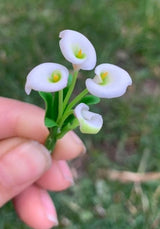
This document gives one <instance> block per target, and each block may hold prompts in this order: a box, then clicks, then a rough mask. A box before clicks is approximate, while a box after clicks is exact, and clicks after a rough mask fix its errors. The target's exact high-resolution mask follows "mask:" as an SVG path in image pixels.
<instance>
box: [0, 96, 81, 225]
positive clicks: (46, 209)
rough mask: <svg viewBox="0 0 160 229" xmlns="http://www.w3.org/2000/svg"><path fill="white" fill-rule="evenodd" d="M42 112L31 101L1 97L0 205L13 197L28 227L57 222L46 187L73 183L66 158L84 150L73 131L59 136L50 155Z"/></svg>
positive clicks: (57, 188)
mask: <svg viewBox="0 0 160 229" xmlns="http://www.w3.org/2000/svg"><path fill="white" fill-rule="evenodd" d="M43 119H44V111H43V110H42V109H41V108H39V107H36V106H34V105H31V104H27V103H23V102H20V101H16V100H12V99H7V98H3V97H0V149H1V150H0V207H1V206H3V205H4V204H5V203H6V202H7V201H9V200H10V199H13V204H14V206H15V210H16V212H17V213H18V215H19V217H20V218H21V219H22V220H23V221H24V222H25V223H26V224H27V225H29V226H30V227H31V228H34V229H49V228H52V227H53V226H56V225H57V224H58V221H57V215H56V210H55V207H54V204H53V203H52V200H51V198H50V196H49V194H48V193H47V191H46V190H51V191H61V190H64V189H66V188H68V187H69V186H71V185H72V184H73V177H72V174H71V171H70V168H69V166H68V165H67V162H66V160H70V159H72V158H75V157H76V156H78V155H79V154H81V153H84V152H85V147H84V145H83V143H82V142H81V140H80V139H79V137H78V136H77V135H76V134H75V133H74V132H69V133H68V134H66V135H65V136H64V137H63V138H62V139H60V140H59V141H58V142H57V144H56V147H55V150H54V153H53V155H52V157H51V156H50V154H49V152H48V151H47V149H46V148H45V147H44V146H43V145H42V144H43V143H44V141H45V139H46V137H47V135H48V130H47V129H46V127H45V126H44V124H43V123H44V120H43Z"/></svg>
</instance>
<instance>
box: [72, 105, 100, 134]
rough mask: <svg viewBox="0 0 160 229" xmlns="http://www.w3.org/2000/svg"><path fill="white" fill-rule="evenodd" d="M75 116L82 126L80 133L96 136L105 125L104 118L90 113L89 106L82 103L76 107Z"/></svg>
mask: <svg viewBox="0 0 160 229" xmlns="http://www.w3.org/2000/svg"><path fill="white" fill-rule="evenodd" d="M74 114H75V116H76V117H77V119H78V121H79V124H80V131H81V132H82V133H86V134H96V133H98V131H99V130H100V129H101V127H102V125H103V119H102V116H101V115H99V114H96V113H93V112H90V111H89V106H87V105H86V104H85V103H80V104H79V105H77V106H76V108H75V110H74Z"/></svg>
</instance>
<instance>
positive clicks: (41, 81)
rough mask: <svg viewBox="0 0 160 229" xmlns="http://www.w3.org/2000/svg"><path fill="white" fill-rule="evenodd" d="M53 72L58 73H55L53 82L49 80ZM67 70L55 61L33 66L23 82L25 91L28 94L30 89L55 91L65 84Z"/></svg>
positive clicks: (67, 74)
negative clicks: (24, 82)
mask: <svg viewBox="0 0 160 229" xmlns="http://www.w3.org/2000/svg"><path fill="white" fill-rule="evenodd" d="M54 72H58V73H59V75H60V76H59V77H58V76H57V75H55V77H56V80H55V82H54V81H52V80H51V77H52V74H53V73H54ZM68 76H69V71H68V69H67V68H66V67H64V66H63V65H60V64H56V63H43V64H40V65H38V66H36V67H35V68H33V69H32V70H31V71H30V72H29V74H28V76H27V81H26V84H25V91H26V93H27V94H30V92H31V90H32V89H34V90H35V91H44V92H55V91H59V90H61V89H63V88H65V87H66V86H67V82H68Z"/></svg>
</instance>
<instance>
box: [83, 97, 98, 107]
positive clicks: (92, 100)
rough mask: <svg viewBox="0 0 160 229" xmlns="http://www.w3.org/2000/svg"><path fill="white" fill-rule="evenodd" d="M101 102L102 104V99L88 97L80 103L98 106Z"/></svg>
mask: <svg viewBox="0 0 160 229" xmlns="http://www.w3.org/2000/svg"><path fill="white" fill-rule="evenodd" d="M99 102H100V98H98V97H96V96H94V95H87V96H85V97H84V98H83V99H82V100H81V101H80V103H85V104H87V105H92V104H97V103H99Z"/></svg>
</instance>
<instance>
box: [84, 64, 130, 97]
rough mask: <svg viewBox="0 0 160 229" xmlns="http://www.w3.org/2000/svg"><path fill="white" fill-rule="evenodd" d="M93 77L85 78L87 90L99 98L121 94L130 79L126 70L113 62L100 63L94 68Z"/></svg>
mask: <svg viewBox="0 0 160 229" xmlns="http://www.w3.org/2000/svg"><path fill="white" fill-rule="evenodd" d="M95 74H96V75H95V77H94V78H93V79H87V80H86V87H87V89H88V91H89V92H90V93H91V94H92V95H95V96H97V97H100V98H115V97H120V96H122V95H123V94H124V93H125V92H126V90H127V87H128V86H129V85H131V84H132V79H131V77H130V76H129V74H128V72H126V71H125V70H124V69H122V68H120V67H118V66H116V65H113V64H101V65H98V66H97V67H96V68H95Z"/></svg>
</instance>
